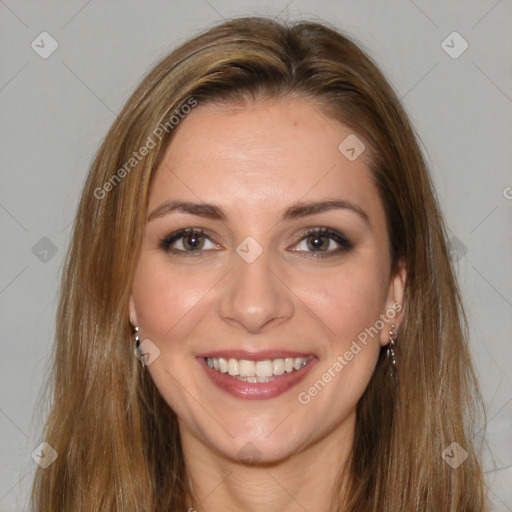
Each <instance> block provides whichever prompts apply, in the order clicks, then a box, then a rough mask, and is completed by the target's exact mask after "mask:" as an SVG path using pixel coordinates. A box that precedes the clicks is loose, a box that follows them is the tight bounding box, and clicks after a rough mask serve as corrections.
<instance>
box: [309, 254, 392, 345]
mask: <svg viewBox="0 0 512 512" xmlns="http://www.w3.org/2000/svg"><path fill="white" fill-rule="evenodd" d="M386 293H387V289H386V286H385V280H384V279H383V274H382V273H381V269H380V268H379V266H378V265H377V264H375V263H372V262H371V261H369V262H368V264H358V265H347V266H341V267H340V268H339V269H338V270H337V271H336V272H332V273H330V274H329V275H326V276H325V277H323V278H322V279H316V280H315V282H314V283H310V285H309V286H308V287H307V289H306V290H305V292H304V296H305V297H309V299H308V302H309V304H308V305H309V306H310V308H311V309H313V310H314V311H315V313H316V314H317V315H318V316H319V317H320V318H321V319H322V320H323V321H324V323H325V324H326V326H328V327H329V330H330V331H331V334H332V335H333V336H334V337H335V338H336V342H335V343H336V345H337V347H336V348H337V349H342V348H343V347H344V345H346V344H347V343H348V344H350V342H351V340H353V339H356V338H357V336H358V334H359V333H361V332H362V331H364V329H366V328H369V327H371V326H373V325H374V324H375V322H376V320H377V319H378V318H379V315H380V314H381V313H382V312H383V311H382V308H383V306H384V304H385V298H386ZM375 339H377V337H375Z"/></svg>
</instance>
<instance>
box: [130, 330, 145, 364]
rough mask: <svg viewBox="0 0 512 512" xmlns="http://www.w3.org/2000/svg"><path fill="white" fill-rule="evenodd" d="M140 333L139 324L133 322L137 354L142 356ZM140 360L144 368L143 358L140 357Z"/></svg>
mask: <svg viewBox="0 0 512 512" xmlns="http://www.w3.org/2000/svg"><path fill="white" fill-rule="evenodd" d="M130 323H131V322H130ZM138 333H139V326H138V325H133V324H132V334H133V339H134V340H135V350H136V352H137V354H139V356H140V355H141V353H140V350H139V345H140V338H139V334H138ZM139 361H140V364H141V366H142V368H145V365H144V363H143V362H142V358H140V357H139Z"/></svg>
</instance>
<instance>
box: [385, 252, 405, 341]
mask: <svg viewBox="0 0 512 512" xmlns="http://www.w3.org/2000/svg"><path fill="white" fill-rule="evenodd" d="M406 279H407V269H406V267H405V261H404V260H403V259H401V260H400V261H399V263H398V270H397V271H396V273H395V274H394V275H393V276H391V279H390V281H389V289H388V297H387V300H386V309H385V311H384V312H383V314H382V316H381V318H382V321H383V322H384V327H383V328H382V330H381V332H380V337H381V340H380V343H381V345H382V346H385V345H388V344H389V331H392V330H393V329H392V328H391V326H392V325H394V326H395V328H394V330H395V331H397V330H398V328H399V326H400V324H401V323H402V321H403V317H404V296H405V282H406Z"/></svg>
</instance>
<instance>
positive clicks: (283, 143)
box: [129, 98, 406, 512]
mask: <svg viewBox="0 0 512 512" xmlns="http://www.w3.org/2000/svg"><path fill="white" fill-rule="evenodd" d="M350 133H352V132H351V131H350V130H349V129H348V128H347V127H345V126H343V125H342V124H340V123H338V122H336V121H333V120H332V119H330V118H327V117H325V116H324V115H322V114H321V113H320V110H319V108H318V106H317V105H315V104H314V103H312V102H307V101H305V100H304V99H293V98H287V99H285V100H281V101H276V100H272V101H266V102H260V103H258V104H251V105H249V106H243V107H242V106H240V107H234V106H225V105H224V106H219V105H211V104H210V105H199V106H198V107H196V108H195V109H194V110H193V111H192V112H191V113H190V114H189V115H188V116H187V118H186V119H185V120H183V121H182V122H181V124H180V125H179V127H178V129H177V131H176V133H175V136H174V138H173V140H172V142H171V143H170V145H169V146H168V147H167V148H166V152H165V154H164V158H163V160H162V162H161V164H160V166H159V167H158V169H157V170H156V171H155V172H156V174H155V176H154V181H153V183H152V188H151V191H150V195H149V206H148V213H150V212H152V211H154V210H155V209H156V208H157V207H158V206H160V205H161V204H162V203H164V202H166V201H168V200H171V199H173V200H188V201H194V202H207V203H213V204H216V205H219V206H221V207H222V208H224V209H225V210H226V212H227V219H226V221H220V220H214V219H208V218H203V217H200V216H197V215H193V214H190V213H183V212H176V211H175V212H172V213H168V214H167V215H163V216H160V217H158V218H154V219H153V220H150V221H149V222H148V223H147V225H146V231H145V235H144V240H143V245H142V251H141V255H140V259H139V261H138V265H137V268H136V273H135V276H134V280H133V287H132V295H131V298H130V307H129V312H130V318H131V319H132V321H133V322H134V323H136V324H137V325H138V326H139V334H140V336H141V339H150V340H151V341H152V343H154V344H155V345H156V346H157V347H158V349H159V350H160V355H159V356H158V357H157V358H156V359H155V360H154V362H153V363H151V364H150V365H149V366H148V367H147V370H148V371H149V373H150V375H151V378H153V380H154V382H155V384H156V386H157V387H158V389H159V391H160V392H161V394H162V396H163V397H164V399H165V400H166V401H167V403H168V404H169V405H170V407H172V408H173V409H174V411H175V412H176V413H177V415H178V418H179V425H180V432H181V437H182V444H183V450H184V456H185V462H186V466H187V471H188V473H189V474H190V477H191V480H192V482H193V486H194V489H195V492H196V493H197V495H198V497H199V499H200V500H201V503H200V505H199V507H198V508H200V510H205V511H214V510H227V511H234V510H237V511H239V510H246V511H263V510H265V511H266V512H269V511H280V512H283V511H286V512H288V511H299V510H300V511H303V510H328V509H329V502H330V498H331V495H332V490H333V486H334V483H335V480H334V479H335V476H336V475H335V473H336V471H333V468H340V467H341V464H342V463H343V462H344V461H345V460H346V458H347V456H348V453H349V451H350V448H351V445H352V442H353V435H354V425H355V408H356V404H357V402H358V400H359V399H360V397H361V395H362V394H363V392H364V390H365V388H366V386H367V384H368V381H369V379H370V377H371V375H372V372H373V371H374V368H375V364H376V361H377V358H378V354H379V351H380V349H381V346H384V345H386V344H388V343H389V335H388V332H389V330H390V325H391V323H393V324H395V325H396V326H398V325H399V323H400V315H399V314H397V315H396V316H395V317H394V318H393V319H391V320H389V321H386V322H385V325H384V327H383V328H382V330H381V332H380V333H379V334H378V335H376V336H373V337H369V339H368V342H367V344H366V345H363V344H360V346H361V350H360V352H358V353H357V355H355V356H354V358H353V359H352V360H351V361H349V362H348V363H347V364H346V365H344V367H343V370H342V371H339V372H337V373H336V372H335V375H336V376H335V377H334V378H332V380H331V381H330V382H329V383H328V384H327V385H326V386H325V387H324V388H323V389H322V390H321V392H319V393H318V394H317V395H316V396H314V397H312V398H311V400H310V401H309V402H308V403H307V404H305V405H303V404H301V403H300V402H299V400H298V394H299V393H300V392H304V391H307V390H308V388H310V386H312V385H313V383H315V382H316V381H317V380H318V379H320V378H321V377H322V374H324V373H325V372H326V371H327V369H328V368H329V367H331V368H332V366H333V363H334V362H335V361H336V360H337V357H338V356H339V355H343V354H344V353H345V352H346V351H347V350H348V349H349V348H350V346H351V344H352V342H353V341H354V340H356V339H357V336H358V334H360V333H361V332H362V331H364V329H365V328H368V327H370V326H373V325H374V324H375V322H376V320H377V319H379V315H386V311H389V309H390V308H392V306H393V304H396V303H398V304H402V301H403V293H404V284H405V278H406V272H405V269H403V267H401V270H400V271H399V272H398V273H397V274H396V275H394V276H392V275H390V260H389V254H388V244H389V240H388V233H387V229H386V219H385V214H384V209H383V206H382V203H381V201H380V198H379V196H378V193H377V190H376V188H375V186H374V185H373V184H372V182H371V180H370V176H371V175H370V170H369V167H368V165H367V163H366V162H365V159H364V156H365V154H364V153H363V155H362V156H361V157H359V158H357V159H356V160H355V161H353V162H351V161H349V160H348V159H347V158H346V157H345V156H344V155H343V154H342V153H340V151H339V150H338V145H339V144H340V142H342V141H343V140H344V139H345V138H346V137H347V136H348V135H349V134H350ZM325 199H344V200H348V201H350V202H352V203H354V204H355V205H357V206H359V207H360V208H361V209H362V210H363V211H364V212H365V213H366V215H367V217H368V223H367V222H365V220H364V219H363V218H362V217H360V216H359V215H358V214H356V213H355V212H354V211H352V210H349V209H333V210H329V211H326V212H322V213H317V214H314V215H310V216H308V217H304V218H298V219H293V220H285V221H282V222H281V221H279V215H280V212H281V211H282V210H284V209H285V208H287V207H288V206H290V205H291V204H292V203H294V202H296V201H308V202H309V201H321V200H325ZM187 227H188V228H203V229H204V232H205V235H206V238H204V239H203V240H204V241H203V245H202V246H201V248H202V250H201V251H200V253H201V255H200V256H197V257H195V256H194V254H197V252H196V253H194V254H192V256H187V254H190V252H191V251H193V249H191V248H190V245H191V240H190V238H186V237H185V238H181V239H179V240H177V241H176V242H174V244H173V247H174V248H176V249H182V250H183V251H185V250H186V249H187V247H188V250H189V252H188V253H181V254H185V255H184V256H180V255H175V254H172V253H168V252H166V251H165V250H163V249H162V248H160V246H159V244H160V240H161V239H162V238H164V237H165V236H167V235H169V234H170V233H172V232H175V231H177V230H178V229H181V228H187ZM321 227H329V228H331V229H333V230H336V231H339V232H341V233H343V234H345V236H346V237H347V238H348V239H349V240H350V241H351V242H352V243H353V245H354V247H353V249H351V250H349V251H346V252H341V253H337V254H334V251H335V250H336V249H337V248H338V247H340V245H339V244H338V243H337V242H336V241H335V240H332V239H330V238H329V237H324V238H321V241H322V240H323V243H324V251H330V252H331V253H332V254H333V255H332V256H328V257H324V258H308V257H307V256H308V255H311V254H314V253H315V246H314V245H313V244H312V243H311V237H310V238H309V241H310V243H309V244H308V239H307V238H306V239H304V238H303V234H304V232H305V231H306V228H321ZM248 236H251V237H253V238H254V239H255V240H256V241H257V242H258V244H259V245H260V246H261V248H262V249H263V252H262V254H261V255H260V256H259V257H258V258H257V259H256V260H255V261H253V262H252V263H250V264H249V263H247V262H246V261H244V260H243V259H242V258H241V257H240V256H239V255H238V253H237V252H236V248H237V246H238V245H239V244H240V243H241V242H242V241H243V240H244V239H245V238H246V237H248ZM313 238H314V237H313ZM301 239H302V240H301ZM184 243H188V246H184V245H183V244H184ZM217 244H218V245H217ZM316 251H317V252H318V250H316ZM388 318H389V314H388V315H387V316H385V318H384V319H385V320H387V319H388ZM223 349H243V350H249V351H251V350H252V351H254V350H263V349H284V350H296V351H300V352H306V353H312V354H315V355H316V357H317V358H318V363H317V364H316V365H315V366H314V367H312V369H311V371H310V372H309V374H308V375H307V377H306V379H305V380H303V381H302V382H301V383H299V384H298V385H297V386H295V387H293V388H292V389H290V390H288V391H287V392H285V393H284V394H282V395H280V396H278V397H275V398H272V399H269V400H244V399H240V398H235V397H233V396H231V395H229V394H227V393H225V392H224V391H221V390H219V389H218V388H217V387H215V386H214V385H213V384H212V383H211V381H210V379H209V377H208V376H207V375H206V373H205V371H204V370H203V368H202V367H201V366H200V365H199V364H198V363H197V360H196V355H197V354H200V353H205V352H208V351H209V350H223ZM247 442H251V443H253V445H255V446H256V447H257V450H258V452H257V453H258V457H259V461H258V463H257V464H254V465H248V464H245V463H243V462H241V461H240V460H239V457H238V455H237V454H238V452H239V450H240V449H241V448H242V447H243V446H244V445H245V444H246V443H247Z"/></svg>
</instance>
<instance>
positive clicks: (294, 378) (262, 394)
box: [197, 357, 318, 400]
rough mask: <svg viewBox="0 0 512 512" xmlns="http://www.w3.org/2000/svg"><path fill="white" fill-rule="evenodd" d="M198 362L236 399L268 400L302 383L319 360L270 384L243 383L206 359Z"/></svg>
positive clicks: (211, 377)
mask: <svg viewBox="0 0 512 512" xmlns="http://www.w3.org/2000/svg"><path fill="white" fill-rule="evenodd" d="M197 360H198V361H199V364H200V365H201V366H202V367H203V368H204V370H205V372H206V374H207V375H208V377H210V379H211V380H212V381H213V383H214V384H215V385H216V386H217V387H218V388H220V389H222V391H225V392H226V393H229V394H230V395H232V396H234V397H236V398H244V399H245V400H268V399H270V398H275V397H276V396H279V395H282V394H283V393H285V392H286V391H288V390H289V389H291V388H292V387H293V386H296V385H297V384H298V383H299V382H301V381H302V379H304V377H305V376H306V375H307V374H308V373H309V371H310V370H311V368H312V367H313V366H314V365H315V364H316V363H317V362H318V359H317V358H316V357H313V358H312V359H311V360H310V361H308V364H307V365H306V366H304V367H303V368H301V369H300V370H296V371H294V372H292V373H285V374H283V375H275V376H274V380H271V381H270V382H243V381H241V380H237V379H234V378H233V377H230V376H229V374H227V373H221V372H218V371H217V370H214V369H213V368H210V367H209V366H208V364H207V363H206V359H205V358H204V357H198V358H197Z"/></svg>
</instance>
